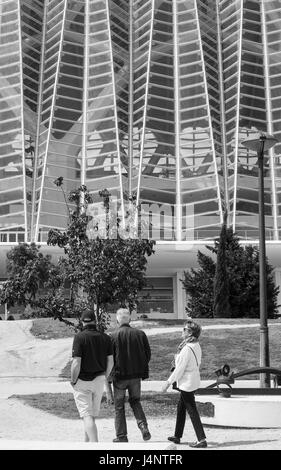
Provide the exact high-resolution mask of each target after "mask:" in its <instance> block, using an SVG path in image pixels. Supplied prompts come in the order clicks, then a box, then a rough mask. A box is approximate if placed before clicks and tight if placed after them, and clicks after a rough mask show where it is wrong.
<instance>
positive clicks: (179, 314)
mask: <svg viewBox="0 0 281 470" xmlns="http://www.w3.org/2000/svg"><path fill="white" fill-rule="evenodd" d="M183 276H184V274H183V271H178V272H177V273H176V276H175V290H174V293H175V309H176V311H175V313H176V318H177V319H179V320H181V319H184V318H185V317H186V313H185V306H186V294H185V290H184V288H183V283H182V282H181V279H183Z"/></svg>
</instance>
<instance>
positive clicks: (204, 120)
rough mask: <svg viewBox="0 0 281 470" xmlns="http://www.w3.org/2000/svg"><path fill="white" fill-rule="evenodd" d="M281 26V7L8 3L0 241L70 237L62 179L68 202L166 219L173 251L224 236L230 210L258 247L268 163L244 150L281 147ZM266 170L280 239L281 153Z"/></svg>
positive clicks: (4, 5)
mask: <svg viewBox="0 0 281 470" xmlns="http://www.w3.org/2000/svg"><path fill="white" fill-rule="evenodd" d="M280 22H281V5H280V1H278V0H275V1H273V0H271V1H269V0H259V1H252V0H231V1H230V0H134V1H133V0H80V1H76V0H45V1H44V0H1V1H0V232H1V231H2V232H5V231H15V232H18V234H17V240H18V239H20V240H26V241H38V240H42V233H44V232H46V231H48V229H49V228H51V227H58V228H63V227H65V225H66V222H67V210H66V207H65V202H64V199H63V196H62V194H61V192H59V191H58V190H57V188H56V186H55V185H54V184H53V181H54V179H55V178H56V177H58V176H63V177H64V187H65V191H66V192H68V191H70V190H72V189H74V188H77V187H78V186H79V185H80V184H85V185H86V186H87V187H88V189H89V190H90V191H91V192H92V193H93V195H97V194H98V191H99V190H101V189H104V188H107V189H108V190H109V191H110V192H111V194H113V195H115V196H117V197H118V200H119V202H120V204H121V206H122V204H123V197H124V193H125V192H129V193H132V192H134V193H135V194H136V195H137V199H138V201H139V202H142V203H146V204H149V205H151V206H149V210H150V211H152V212H156V213H157V211H158V210H160V212H161V211H164V212H165V210H167V213H166V214H168V216H166V217H163V218H162V219H161V217H160V216H159V225H160V229H161V230H159V239H162V240H165V239H169V240H178V241H180V240H193V239H196V240H197V239H206V238H212V237H214V236H216V235H217V234H218V231H219V228H220V223H221V221H222V211H223V207H227V208H228V213H229V223H230V224H231V225H232V226H233V227H234V229H235V231H236V232H237V233H239V234H240V235H241V236H242V237H245V238H247V239H249V238H250V239H251V238H253V239H256V238H257V234H258V179H257V173H258V169H257V157H256V155H255V154H254V153H252V152H250V151H247V150H246V149H245V148H244V147H243V146H242V145H241V141H242V140H244V139H246V138H251V137H255V136H256V135H257V133H259V132H268V133H270V134H274V135H275V136H276V137H277V138H279V139H280V141H281V32H280ZM265 170H266V175H265V201H266V208H265V210H266V236H267V238H268V239H271V240H279V239H280V235H281V179H280V177H281V143H280V145H276V146H275V147H274V149H271V150H270V151H269V154H268V155H266V158H265ZM146 207H147V206H146ZM159 207H160V209H159Z"/></svg>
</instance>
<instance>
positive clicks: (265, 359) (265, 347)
mask: <svg viewBox="0 0 281 470" xmlns="http://www.w3.org/2000/svg"><path fill="white" fill-rule="evenodd" d="M277 142H278V140H277V139H276V138H275V137H273V136H266V135H261V136H260V137H259V138H258V139H250V140H244V141H243V142H241V144H242V145H243V146H244V147H246V148H247V149H249V150H254V151H256V152H257V156H258V167H259V293H260V367H269V341H268V325H267V293H266V290H267V289H266V287H267V283H266V252H265V218H264V171H263V170H264V168H263V160H264V152H265V151H267V150H269V149H270V148H271V147H273V146H274V145H275V144H276V143H277ZM260 387H261V388H270V374H268V373H265V374H264V373H263V374H260Z"/></svg>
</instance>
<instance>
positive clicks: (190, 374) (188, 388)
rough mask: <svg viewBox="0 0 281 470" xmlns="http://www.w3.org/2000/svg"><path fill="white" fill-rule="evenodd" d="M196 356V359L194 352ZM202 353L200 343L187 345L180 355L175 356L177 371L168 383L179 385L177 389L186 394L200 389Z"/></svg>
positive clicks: (175, 370)
mask: <svg viewBox="0 0 281 470" xmlns="http://www.w3.org/2000/svg"><path fill="white" fill-rule="evenodd" d="M191 349H192V350H193V351H194V354H195V355H196V358H197V362H198V365H197V362H196V359H195V357H194V354H193V352H192V351H191ZM201 357H202V351H201V347H200V344H199V343H188V344H186V345H185V346H184V347H183V348H182V350H181V351H180V352H179V354H176V356H175V369H174V371H173V372H172V374H171V375H170V377H169V378H168V382H169V384H170V385H171V384H172V383H174V382H176V383H177V388H179V389H180V390H183V391H185V392H193V391H194V390H197V389H198V388H199V387H200V372H199V367H200V364H201Z"/></svg>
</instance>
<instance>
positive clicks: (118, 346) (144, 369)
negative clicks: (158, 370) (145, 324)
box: [111, 324, 151, 380]
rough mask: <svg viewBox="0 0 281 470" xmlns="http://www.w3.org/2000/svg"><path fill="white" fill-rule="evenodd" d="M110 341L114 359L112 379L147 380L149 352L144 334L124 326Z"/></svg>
mask: <svg viewBox="0 0 281 470" xmlns="http://www.w3.org/2000/svg"><path fill="white" fill-rule="evenodd" d="M111 339H112V345H113V358H114V367H113V371H112V374H111V375H112V378H113V379H116V380H126V379H136V378H141V379H147V378H148V377H149V369H148V363H149V361H150V357H151V351H150V346H149V343H148V339H147V336H146V334H145V332H144V331H142V330H137V329H136V328H132V327H130V325H128V324H124V325H122V326H120V327H119V328H118V330H116V331H115V332H114V333H112V335H111Z"/></svg>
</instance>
